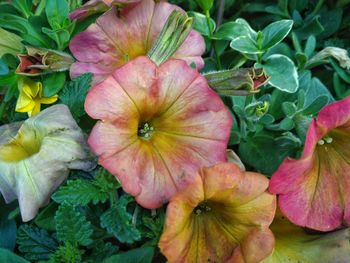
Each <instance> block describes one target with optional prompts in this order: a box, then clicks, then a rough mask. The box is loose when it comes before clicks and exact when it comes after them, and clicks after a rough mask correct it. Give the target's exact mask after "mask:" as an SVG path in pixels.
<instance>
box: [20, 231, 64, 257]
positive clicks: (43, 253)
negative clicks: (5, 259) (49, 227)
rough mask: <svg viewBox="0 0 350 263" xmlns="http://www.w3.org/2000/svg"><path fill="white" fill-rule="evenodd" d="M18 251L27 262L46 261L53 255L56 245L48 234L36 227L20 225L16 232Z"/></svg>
mask: <svg viewBox="0 0 350 263" xmlns="http://www.w3.org/2000/svg"><path fill="white" fill-rule="evenodd" d="M17 244H18V249H19V251H20V252H21V253H23V254H24V256H25V258H26V259H28V260H33V261H34V260H46V259H49V258H50V256H51V254H53V253H55V251H56V249H57V247H58V244H57V242H56V240H55V239H53V238H52V237H50V236H49V234H48V233H47V232H46V231H45V230H42V229H39V228H37V227H31V226H29V225H21V227H20V228H19V229H18V232H17Z"/></svg>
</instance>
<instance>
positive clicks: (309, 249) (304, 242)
mask: <svg viewBox="0 0 350 263" xmlns="http://www.w3.org/2000/svg"><path fill="white" fill-rule="evenodd" d="M271 230H272V231H273V233H274V236H275V239H276V246H275V248H274V251H273V253H272V255H271V256H269V257H268V258H267V259H265V260H263V261H262V263H280V262H291V263H298V262H320V259H322V262H347V261H348V259H349V258H350V243H349V241H348V240H349V237H350V235H349V229H348V228H347V229H343V230H339V231H335V232H332V233H328V234H307V233H306V232H305V231H304V230H303V229H302V228H300V227H297V226H296V225H293V224H292V223H291V222H289V221H288V220H287V219H285V218H284V217H282V215H281V214H278V215H276V218H275V219H274V222H273V223H272V225H271ZM335 259H336V261H334V260H335Z"/></svg>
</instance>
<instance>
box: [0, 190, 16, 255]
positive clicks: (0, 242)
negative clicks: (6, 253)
mask: <svg viewBox="0 0 350 263" xmlns="http://www.w3.org/2000/svg"><path fill="white" fill-rule="evenodd" d="M0 207H1V210H0V248H6V249H9V250H13V249H14V248H15V245H16V234H17V227H16V221H15V220H14V219H12V218H9V214H10V213H11V211H13V210H14V209H16V208H17V204H16V203H15V202H12V203H10V204H6V203H5V201H4V200H3V198H2V197H1V196H0ZM0 262H1V260H0Z"/></svg>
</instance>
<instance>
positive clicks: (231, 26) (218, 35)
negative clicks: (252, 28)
mask: <svg viewBox="0 0 350 263" xmlns="http://www.w3.org/2000/svg"><path fill="white" fill-rule="evenodd" d="M241 36H249V28H248V27H247V26H246V25H244V24H242V23H237V22H232V21H231V22H227V23H224V24H222V25H221V26H220V27H219V28H218V29H217V30H216V32H215V34H214V36H213V38H215V39H220V40H232V39H235V38H238V37H241Z"/></svg>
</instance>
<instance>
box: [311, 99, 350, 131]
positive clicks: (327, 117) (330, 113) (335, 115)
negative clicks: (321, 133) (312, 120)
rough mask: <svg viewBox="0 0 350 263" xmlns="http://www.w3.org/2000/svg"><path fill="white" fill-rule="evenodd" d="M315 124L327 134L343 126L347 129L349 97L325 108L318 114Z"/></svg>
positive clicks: (349, 109)
mask: <svg viewBox="0 0 350 263" xmlns="http://www.w3.org/2000/svg"><path fill="white" fill-rule="evenodd" d="M317 124H318V126H320V127H322V128H323V129H325V130H326V131H327V132H328V131H330V130H332V129H334V128H336V127H339V126H343V125H346V126H347V127H349V126H350V96H348V97H346V98H345V99H342V100H340V101H336V102H334V103H331V104H329V105H327V106H325V107H324V108H323V109H322V110H321V111H320V113H319V114H318V118H317ZM349 130H350V129H349Z"/></svg>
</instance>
